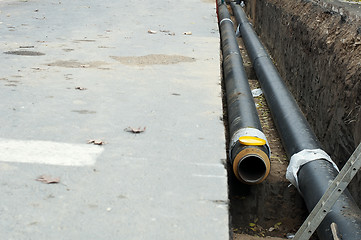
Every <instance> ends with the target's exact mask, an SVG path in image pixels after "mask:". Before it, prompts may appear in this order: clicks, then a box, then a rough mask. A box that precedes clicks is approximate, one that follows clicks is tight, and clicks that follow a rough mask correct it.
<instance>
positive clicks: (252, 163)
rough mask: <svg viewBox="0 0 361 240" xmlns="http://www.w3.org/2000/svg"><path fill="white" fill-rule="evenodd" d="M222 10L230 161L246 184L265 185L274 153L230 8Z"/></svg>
mask: <svg viewBox="0 0 361 240" xmlns="http://www.w3.org/2000/svg"><path fill="white" fill-rule="evenodd" d="M217 6H218V9H217V10H218V11H217V12H218V19H219V26H220V32H221V44H222V54H223V69H224V76H225V87H226V96H227V106H228V123H229V131H230V136H231V141H230V145H229V146H230V149H229V158H230V162H231V165H232V168H233V172H234V174H235V176H236V177H237V178H238V179H239V180H240V181H242V182H244V183H246V184H258V183H261V182H262V181H263V180H265V179H266V177H267V176H268V174H269V171H270V160H269V155H270V149H269V146H268V143H267V140H266V137H265V135H264V134H263V132H262V127H261V123H260V120H259V118H258V114H257V109H256V107H255V103H254V100H253V96H252V93H251V90H250V87H249V83H248V79H247V75H246V72H245V70H244V67H243V60H242V57H241V53H240V51H239V47H238V43H237V39H236V35H235V33H234V26H233V22H232V21H231V19H230V15H229V12H228V10H227V6H226V4H223V3H220V4H217Z"/></svg>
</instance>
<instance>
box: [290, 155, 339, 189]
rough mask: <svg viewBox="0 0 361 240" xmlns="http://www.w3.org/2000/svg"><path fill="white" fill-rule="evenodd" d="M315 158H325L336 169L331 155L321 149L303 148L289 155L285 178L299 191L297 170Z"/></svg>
mask: <svg viewBox="0 0 361 240" xmlns="http://www.w3.org/2000/svg"><path fill="white" fill-rule="evenodd" d="M315 160H325V161H328V162H330V163H332V165H333V167H334V168H335V169H336V170H337V171H339V170H338V167H337V166H336V164H335V163H334V162H333V161H332V160H331V157H330V156H329V155H328V154H327V153H326V152H325V151H323V150H322V149H304V150H302V151H300V152H298V153H295V154H293V155H292V156H291V159H290V163H289V165H288V167H287V172H286V178H287V179H288V181H290V182H291V183H292V184H293V185H294V186H295V187H296V188H297V189H298V191H300V189H299V186H298V177H297V174H298V171H299V170H300V168H301V167H302V166H303V165H305V164H306V163H309V162H311V161H315Z"/></svg>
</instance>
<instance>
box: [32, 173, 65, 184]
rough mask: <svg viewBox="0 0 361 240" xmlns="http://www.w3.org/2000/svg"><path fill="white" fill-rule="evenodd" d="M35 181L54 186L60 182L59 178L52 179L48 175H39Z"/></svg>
mask: <svg viewBox="0 0 361 240" xmlns="http://www.w3.org/2000/svg"><path fill="white" fill-rule="evenodd" d="M35 180H36V181H39V182H42V183H46V184H55V183H59V182H60V178H59V177H52V176H49V175H41V176H39V177H38V178H37V179H35Z"/></svg>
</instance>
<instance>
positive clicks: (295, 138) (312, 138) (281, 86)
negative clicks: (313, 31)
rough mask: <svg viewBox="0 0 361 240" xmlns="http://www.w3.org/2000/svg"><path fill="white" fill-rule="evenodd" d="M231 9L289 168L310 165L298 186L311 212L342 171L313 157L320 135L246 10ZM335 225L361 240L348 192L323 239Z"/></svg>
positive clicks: (359, 215)
mask: <svg viewBox="0 0 361 240" xmlns="http://www.w3.org/2000/svg"><path fill="white" fill-rule="evenodd" d="M231 7H232V10H233V13H234V15H235V17H236V20H237V23H238V24H239V31H240V33H241V35H242V38H243V41H244V43H245V45H246V48H247V51H248V54H249V56H250V58H251V61H252V63H253V67H254V69H255V71H256V74H257V77H258V79H259V81H260V84H261V87H262V89H263V92H264V95H265V97H266V100H267V103H268V106H269V107H270V110H271V113H272V117H273V120H274V122H275V124H276V127H277V130H278V132H279V133H280V135H281V139H282V142H283V145H284V148H285V150H286V152H287V155H288V156H289V157H290V158H291V162H290V166H289V168H290V167H292V166H291V164H292V165H293V164H294V163H295V161H293V160H292V159H296V158H298V160H301V161H303V160H305V162H306V163H305V164H303V165H302V164H300V165H301V166H300V168H299V170H298V171H296V173H295V177H296V181H295V182H294V185H295V186H296V187H297V188H298V190H299V191H300V193H301V195H302V196H303V198H304V200H305V203H306V206H307V208H308V210H309V211H311V210H312V209H313V208H314V206H315V205H316V204H317V202H318V201H319V199H320V198H321V197H322V195H323V194H324V192H325V191H326V189H327V187H328V185H329V184H330V182H331V180H333V179H334V178H335V177H336V176H337V174H338V170H337V169H336V168H335V165H334V163H333V162H332V160H331V159H330V158H329V157H316V158H313V157H312V154H314V155H315V156H319V153H320V152H323V153H324V151H323V150H322V149H321V145H320V143H319V141H318V139H317V137H316V135H315V134H314V133H313V131H312V129H311V127H310V126H309V124H308V122H307V121H306V118H305V117H304V115H303V114H302V112H301V110H300V109H299V107H298V105H297V103H296V101H295V99H294V98H293V96H292V95H291V93H290V92H289V91H288V90H287V87H286V85H285V83H284V82H283V80H282V78H281V77H280V75H279V73H278V72H277V70H276V68H275V66H274V65H273V63H272V60H271V59H270V57H269V56H268V54H267V52H266V51H265V49H264V47H263V46H262V44H261V43H260V41H259V39H258V37H257V35H256V33H255V32H254V31H253V29H252V26H251V25H250V23H249V22H248V20H247V17H246V15H245V13H244V11H243V10H242V8H241V7H240V6H239V5H237V4H235V3H231ZM321 155H322V154H321ZM325 155H327V154H325ZM327 156H328V155H327ZM333 222H334V223H336V224H337V226H338V229H339V232H340V234H341V235H342V236H343V239H347V240H360V239H361V211H360V209H359V208H358V206H357V205H356V203H355V202H354V200H353V199H352V197H351V196H350V194H349V192H348V191H347V190H345V192H344V193H343V194H342V195H341V197H340V198H339V199H338V201H337V202H336V204H335V205H334V206H333V208H332V210H331V212H330V213H329V214H327V216H326V218H325V219H324V220H323V222H322V223H321V225H320V226H319V227H318V229H317V233H318V236H319V238H320V239H322V240H333V237H332V233H331V230H330V224H331V223H333Z"/></svg>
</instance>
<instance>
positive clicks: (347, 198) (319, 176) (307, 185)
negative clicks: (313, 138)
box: [298, 160, 361, 240]
mask: <svg viewBox="0 0 361 240" xmlns="http://www.w3.org/2000/svg"><path fill="white" fill-rule="evenodd" d="M337 174H338V171H337V170H336V169H335V168H334V167H333V165H332V164H331V163H330V162H328V161H325V160H318V161H312V162H309V163H307V164H305V165H303V166H302V167H301V169H300V170H299V171H298V183H299V188H300V191H301V192H302V194H303V195H304V196H307V197H304V201H305V203H306V206H307V209H308V210H309V211H312V209H313V208H314V207H315V206H316V204H317V202H318V201H319V200H320V198H321V197H322V195H323V194H324V193H325V192H326V190H327V187H328V185H329V184H331V182H332V181H333V180H334V179H335V178H336V176H337ZM340 216H341V217H340ZM333 222H334V223H336V224H337V228H338V231H339V232H340V233H341V234H342V239H345V240H346V239H350V240H359V239H360V236H361V212H360V210H359V208H358V206H357V205H356V203H355V201H354V200H353V198H352V196H351V194H350V193H349V191H348V190H347V189H345V191H344V192H343V194H342V195H341V196H340V198H339V199H338V200H337V202H336V203H335V205H334V206H333V207H332V210H331V211H330V212H329V213H328V214H327V215H326V217H325V219H324V220H323V221H322V223H321V224H320V226H319V227H318V229H317V234H318V236H319V237H320V239H322V240H333V237H332V233H331V230H330V225H331V223H333Z"/></svg>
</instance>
